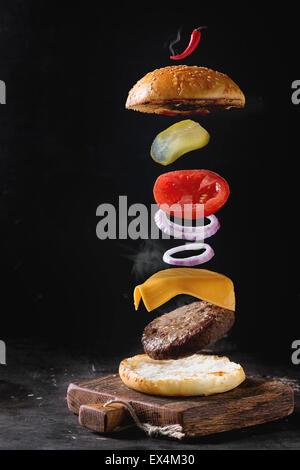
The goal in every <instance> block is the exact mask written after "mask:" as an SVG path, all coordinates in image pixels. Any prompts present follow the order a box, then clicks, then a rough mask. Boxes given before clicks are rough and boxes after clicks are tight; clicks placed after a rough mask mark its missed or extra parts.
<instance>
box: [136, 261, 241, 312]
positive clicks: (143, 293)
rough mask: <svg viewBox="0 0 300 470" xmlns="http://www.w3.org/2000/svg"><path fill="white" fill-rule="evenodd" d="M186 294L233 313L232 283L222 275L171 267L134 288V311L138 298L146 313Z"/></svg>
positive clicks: (207, 271) (204, 270)
mask: <svg viewBox="0 0 300 470" xmlns="http://www.w3.org/2000/svg"><path fill="white" fill-rule="evenodd" d="M179 294H187V295H192V296H193V297H196V298H197V299H201V300H206V302H209V303H211V304H214V305H218V306H219V307H223V308H227V309H228V310H235V295H234V287H233V282H232V281H231V279H229V277H227V276H224V274H219V273H215V272H214V271H209V270H207V269H195V268H171V269H164V270H163V271H158V272H157V273H155V274H153V276H151V277H149V278H148V279H147V281H145V282H144V283H143V284H140V285H138V286H136V288H135V289H134V305H135V309H136V310H137V309H138V307H139V303H140V300H141V298H142V299H143V301H144V304H145V307H146V309H147V310H148V312H151V310H154V309H155V308H158V307H160V306H161V305H163V304H164V303H166V302H167V301H168V300H170V299H172V298H173V297H175V296H176V295H179Z"/></svg>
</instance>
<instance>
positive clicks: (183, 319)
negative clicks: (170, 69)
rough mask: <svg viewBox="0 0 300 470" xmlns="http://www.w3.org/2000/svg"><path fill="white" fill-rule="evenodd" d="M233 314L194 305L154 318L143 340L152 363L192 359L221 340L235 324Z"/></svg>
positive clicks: (221, 309)
mask: <svg viewBox="0 0 300 470" xmlns="http://www.w3.org/2000/svg"><path fill="white" fill-rule="evenodd" d="M234 320H235V317H234V312H233V311H231V310H226V309H225V308H222V307H217V306H216V305H212V304H209V303H208V302H204V301H201V302H193V303H192V304H190V305H185V306H183V307H180V308H177V309H176V310H173V312H170V313H166V314H165V315H162V316H160V317H158V318H155V320H153V321H152V322H151V323H149V325H147V326H146V328H145V329H144V332H143V336H142V344H143V347H144V351H145V353H146V354H148V356H150V357H152V358H153V359H178V358H180V357H185V356H190V355H191V354H194V353H196V352H198V351H200V350H201V349H203V348H206V347H208V346H210V345H212V344H214V343H215V342H216V341H218V340H219V339H221V338H222V337H223V336H224V335H225V333H227V331H229V330H230V328H231V327H232V325H233V323H234Z"/></svg>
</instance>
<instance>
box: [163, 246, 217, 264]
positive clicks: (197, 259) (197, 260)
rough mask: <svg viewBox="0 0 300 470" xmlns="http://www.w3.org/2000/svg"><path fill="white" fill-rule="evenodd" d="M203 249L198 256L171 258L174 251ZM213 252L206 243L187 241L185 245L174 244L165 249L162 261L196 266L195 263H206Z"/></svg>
mask: <svg viewBox="0 0 300 470" xmlns="http://www.w3.org/2000/svg"><path fill="white" fill-rule="evenodd" d="M203 248H204V249H205V251H204V253H201V255H198V256H189V257H188V258H173V257H172V255H173V254H174V253H178V252H181V251H185V250H201V249H203ZM214 254H215V252H214V250H213V249H212V247H211V246H210V245H208V244H207V243H187V244H186V245H180V246H176V247H175V248H171V249H170V250H168V251H166V252H165V254H164V256H163V261H164V262H165V263H167V264H174V265H175V266H196V265H197V264H202V263H206V261H209V260H210V259H211V258H212V257H213V256H214Z"/></svg>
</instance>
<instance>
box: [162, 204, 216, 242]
mask: <svg viewBox="0 0 300 470" xmlns="http://www.w3.org/2000/svg"><path fill="white" fill-rule="evenodd" d="M207 219H209V220H210V223H209V224H208V225H203V226H200V227H191V226H184V225H179V224H175V223H174V222H171V220H170V219H168V217H167V214H166V213H165V212H164V211H163V210H162V209H159V210H158V211H157V212H156V213H155V215H154V221H155V223H156V225H157V227H158V228H159V229H160V230H161V231H162V232H164V233H165V234H166V235H172V237H174V238H180V239H182V240H189V241H191V242H193V241H197V240H205V238H209V237H211V236H212V235H214V234H215V233H216V232H217V231H218V230H219V228H220V222H219V220H218V219H217V217H216V216H215V215H210V216H208V217H207Z"/></svg>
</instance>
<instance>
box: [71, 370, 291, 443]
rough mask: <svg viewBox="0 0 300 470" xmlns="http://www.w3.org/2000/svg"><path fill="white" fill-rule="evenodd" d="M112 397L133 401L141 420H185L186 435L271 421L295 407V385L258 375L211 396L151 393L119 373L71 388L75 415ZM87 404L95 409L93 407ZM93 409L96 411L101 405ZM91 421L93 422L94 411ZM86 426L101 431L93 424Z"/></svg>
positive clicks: (159, 421)
mask: <svg viewBox="0 0 300 470" xmlns="http://www.w3.org/2000/svg"><path fill="white" fill-rule="evenodd" d="M111 399H119V400H123V401H125V402H127V403H129V404H130V405H132V407H133V408H134V410H135V412H136V413H137V415H138V417H139V418H140V420H141V421H142V422H147V423H150V424H152V425H157V426H164V425H167V424H180V425H181V426H182V428H183V432H184V434H185V436H186V437H197V436H205V435H208V434H215V433H218V432H224V431H230V430H232V429H239V428H243V427H247V426H253V425H256V424H261V423H266V422H269V421H274V420H277V419H281V418H284V417H286V416H288V415H289V414H291V413H292V412H293V410H294V394H293V390H292V389H291V388H290V387H288V386H286V385H283V384H281V383H279V382H272V381H266V380H263V379H257V378H248V379H246V380H245V382H243V383H242V384H241V385H240V386H239V387H237V388H235V389H234V390H231V391H229V392H226V393H222V394H217V395H211V396H208V397H200V396H197V397H158V396H154V395H146V394H144V393H140V392H136V391H135V390H131V389H129V388H128V387H127V386H126V385H124V384H123V382H122V381H121V379H120V377H119V375H118V374H115V375H109V376H105V377H100V378H96V379H93V380H87V381H83V382H77V383H72V384H70V385H69V387H68V392H67V402H68V407H69V409H70V411H72V412H73V413H76V414H78V413H79V409H80V406H81V405H92V404H98V405H99V404H104V403H106V402H107V401H108V400H111ZM83 408H85V407H83ZM88 408H89V410H90V411H91V410H92V411H93V407H88ZM94 410H95V412H96V410H97V407H95V408H94ZM86 419H87V420H92V421H93V412H92V413H91V415H88V417H87V418H86ZM95 422H96V420H94V423H95ZM84 424H85V425H86V426H87V427H90V428H91V429H94V430H97V427H96V428H95V427H93V426H94V425H90V426H89V423H88V422H85V423H84Z"/></svg>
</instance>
